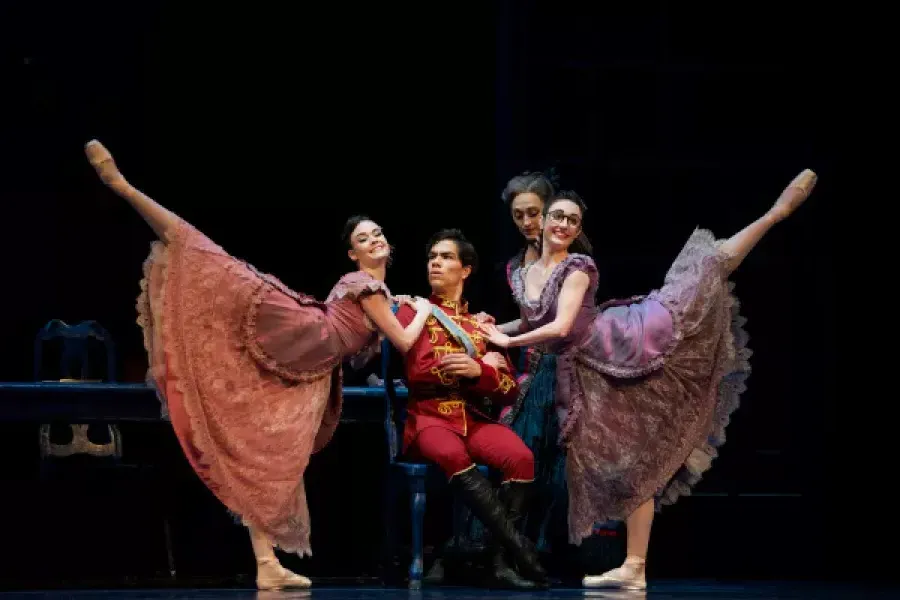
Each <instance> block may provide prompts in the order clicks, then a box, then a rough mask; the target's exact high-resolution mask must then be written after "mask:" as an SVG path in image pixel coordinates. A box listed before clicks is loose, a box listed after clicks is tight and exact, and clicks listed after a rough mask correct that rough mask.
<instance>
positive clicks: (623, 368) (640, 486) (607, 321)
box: [490, 170, 816, 589]
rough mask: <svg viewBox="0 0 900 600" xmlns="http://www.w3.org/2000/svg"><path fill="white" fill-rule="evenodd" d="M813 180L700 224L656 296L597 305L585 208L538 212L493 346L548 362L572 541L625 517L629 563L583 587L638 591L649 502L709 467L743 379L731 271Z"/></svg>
mask: <svg viewBox="0 0 900 600" xmlns="http://www.w3.org/2000/svg"><path fill="white" fill-rule="evenodd" d="M815 182H816V176H815V174H814V173H813V172H812V171H809V170H807V171H804V172H803V173H801V174H800V175H798V176H797V177H796V178H795V179H794V180H793V181H792V182H791V183H790V185H789V186H788V187H787V188H786V189H785V190H784V192H782V194H781V196H780V197H779V198H778V201H777V202H776V203H775V204H774V206H773V207H772V208H771V209H770V210H769V211H768V212H767V213H766V214H765V215H764V216H763V217H762V218H760V219H759V220H757V221H755V222H754V223H752V224H751V225H749V226H748V227H746V228H745V229H743V230H742V231H740V232H739V233H737V234H736V235H734V236H733V237H731V238H729V239H727V240H716V239H715V237H714V236H713V234H712V233H711V232H709V231H703V230H698V231H695V232H694V233H693V235H691V237H690V238H689V239H688V241H687V244H686V245H685V247H684V249H683V250H682V251H681V253H680V254H679V255H678V257H677V258H676V259H675V262H674V263H673V265H672V267H671V268H670V269H669V272H668V274H667V275H666V278H665V283H664V285H663V287H662V288H661V289H660V290H658V291H654V292H652V293H651V294H649V295H648V296H645V297H634V298H630V299H627V300H622V301H612V302H607V303H605V304H603V305H601V306H599V307H598V306H596V305H595V301H594V294H595V293H596V291H597V268H596V266H595V264H594V261H593V260H592V259H591V258H590V257H589V256H587V255H585V254H577V253H570V252H569V247H570V246H571V245H572V242H573V241H574V240H576V238H577V237H578V236H579V235H580V234H581V232H582V219H583V217H584V212H585V208H586V207H585V205H584V203H583V202H582V201H581V199H580V198H579V197H578V196H577V195H576V194H573V193H568V194H566V195H564V196H562V195H560V196H557V198H556V199H555V200H554V201H553V202H552V203H551V204H550V205H549V206H548V207H547V210H546V216H545V219H544V233H543V248H542V252H541V258H540V259H539V260H537V261H535V262H534V263H532V264H531V265H530V266H526V267H523V268H521V269H519V270H517V271H516V272H515V273H514V274H513V288H514V295H515V298H516V302H517V303H518V304H519V307H520V309H521V314H522V318H521V322H522V326H521V332H522V333H520V334H519V335H516V336H514V337H509V336H507V335H506V334H504V333H502V332H501V331H500V330H499V329H498V328H497V327H496V326H493V327H492V329H491V334H490V341H491V342H493V343H495V344H497V345H498V346H502V347H510V346H528V345H532V344H539V345H541V346H542V347H543V349H544V351H545V352H547V353H548V354H551V353H552V354H555V355H556V357H557V360H556V375H557V384H556V399H555V404H556V407H557V412H558V414H559V422H560V424H561V426H560V443H561V444H562V445H563V446H564V447H565V450H566V476H567V482H568V489H569V517H568V529H569V540H570V541H571V542H572V543H574V544H579V543H580V542H581V540H582V539H584V538H586V537H587V536H589V535H590V533H591V529H592V527H593V525H594V523H598V522H604V521H607V520H611V519H615V520H621V519H624V520H625V524H626V528H627V551H626V552H627V558H626V559H625V563H624V564H623V565H622V566H621V567H618V568H616V569H613V570H611V571H608V572H606V573H604V574H602V575H598V576H588V577H585V578H584V582H583V584H584V586H585V587H621V588H628V589H644V588H646V577H645V575H644V563H645V560H646V556H647V546H648V543H649V539H650V526H651V524H652V521H653V515H654V512H655V511H654V508H655V505H656V504H657V503H658V505H659V506H661V505H665V504H672V503H674V502H675V501H676V500H677V499H678V497H679V496H681V495H682V494H684V493H686V492H688V491H689V490H690V487H691V486H693V485H694V484H695V483H696V482H697V481H699V479H700V477H701V476H702V474H703V472H705V471H706V470H707V469H708V468H709V467H710V464H711V462H712V460H713V459H714V458H715V457H716V454H717V450H716V449H717V448H718V447H720V446H721V445H722V444H723V443H724V441H725V426H726V425H727V424H728V420H729V416H730V414H731V413H732V412H733V411H734V410H735V409H736V408H737V406H738V403H739V396H740V394H741V392H742V391H743V390H744V389H745V387H744V380H745V379H746V378H747V376H748V375H749V373H750V365H749V361H748V359H749V357H750V352H749V350H748V349H747V348H746V341H747V335H746V333H745V332H744V331H743V329H742V326H743V323H744V319H743V318H741V317H740V316H739V315H738V313H737V308H738V304H737V300H736V298H735V297H734V296H733V295H732V294H731V285H730V284H729V282H728V276H729V275H730V274H731V272H732V271H733V270H734V269H735V268H736V267H737V266H738V265H739V264H740V263H741V261H743V259H744V258H745V257H746V256H747V253H749V252H750V250H751V249H752V248H753V247H754V246H755V245H756V243H757V242H759V240H760V239H761V238H762V237H763V235H764V234H765V233H766V232H767V231H768V230H769V229H770V228H771V227H772V226H773V225H775V224H776V223H779V222H780V221H782V220H783V219H785V218H786V217H787V216H788V215H790V214H791V213H792V212H793V211H794V210H795V209H796V208H797V207H798V206H799V205H800V204H801V203H802V202H803V201H804V200H806V198H807V197H808V196H809V194H810V192H811V191H812V189H813V186H814V185H815Z"/></svg>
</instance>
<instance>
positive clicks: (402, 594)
mask: <svg viewBox="0 0 900 600" xmlns="http://www.w3.org/2000/svg"><path fill="white" fill-rule="evenodd" d="M508 597H514V598H544V599H547V600H555V599H563V598H566V599H572V598H609V599H623V600H624V599H626V598H628V599H631V598H658V599H666V598H671V599H673V600H674V599H677V600H692V599H701V598H702V599H703V600H713V599H716V600H751V599H764V598H765V599H769V598H777V599H791V600H837V599H844V598H846V599H848V600H849V599H860V600H862V599H863V598H865V599H866V600H874V599H876V598H878V599H880V598H900V586H887V585H872V586H866V585H863V584H859V585H853V584H834V583H780V582H748V583H716V582H714V581H688V580H685V581H656V582H653V583H652V584H651V586H650V588H649V589H648V590H647V592H646V593H644V592H621V591H604V590H584V589H572V588H568V589H566V588H561V589H553V590H549V591H545V592H508V591H499V590H496V591H494V590H485V589H478V588H429V589H423V590H422V591H420V592H412V591H409V590H407V589H398V588H380V587H319V588H314V589H310V590H302V591H285V592H258V591H256V590H249V589H209V588H206V589H116V590H100V589H92V590H47V591H18V592H6V593H2V592H0V598H2V599H3V600H7V599H10V600H12V599H14V598H21V599H23V600H24V599H29V600H30V599H37V598H41V599H47V600H63V599H67V600H68V599H71V600H88V599H92V600H94V599H95V600H137V599H141V600H188V599H194V598H196V599H197V600H219V599H222V600H245V599H251V598H253V599H258V600H282V599H283V600H289V599H294V598H296V599H300V598H308V599H310V600H400V599H401V598H403V599H415V600H419V599H421V600H426V599H428V598H435V599H437V598H441V599H443V600H475V599H477V598H496V599H499V598H508Z"/></svg>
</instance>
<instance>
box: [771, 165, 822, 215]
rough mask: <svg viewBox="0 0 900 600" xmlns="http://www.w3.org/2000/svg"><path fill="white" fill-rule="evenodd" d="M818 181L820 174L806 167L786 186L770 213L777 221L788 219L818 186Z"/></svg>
mask: <svg viewBox="0 0 900 600" xmlns="http://www.w3.org/2000/svg"><path fill="white" fill-rule="evenodd" d="M816 181H818V176H817V175H816V174H815V173H814V172H813V171H811V170H810V169H804V170H803V172H802V173H800V174H799V175H797V176H796V177H794V180H793V181H791V182H790V183H789V184H788V186H787V187H786V188H784V191H783V192H781V195H780V196H779V197H778V200H776V201H775V205H774V206H772V208H771V210H769V215H770V216H771V217H772V218H773V219H775V221H776V222H778V221H783V220H784V219H786V218H787V217H788V216H790V214H791V213H793V212H794V211H795V210H797V208H798V207H799V206H800V205H801V204H803V202H804V201H805V200H806V199H807V198H809V195H810V194H811V193H812V191H813V188H814V187H815V186H816Z"/></svg>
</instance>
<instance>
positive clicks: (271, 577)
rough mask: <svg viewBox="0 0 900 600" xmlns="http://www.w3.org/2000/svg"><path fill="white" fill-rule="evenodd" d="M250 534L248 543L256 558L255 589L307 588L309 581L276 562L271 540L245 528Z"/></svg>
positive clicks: (258, 531) (260, 532)
mask: <svg viewBox="0 0 900 600" xmlns="http://www.w3.org/2000/svg"><path fill="white" fill-rule="evenodd" d="M247 529H248V530H249V532H250V543H252V544H253V554H254V555H255V556H256V587H257V588H259V589H261V590H280V589H284V588H308V587H309V586H310V584H311V582H310V580H309V579H307V578H306V577H304V576H303V575H297V574H296V573H292V572H291V571H288V570H287V569H285V568H284V567H282V566H281V563H280V562H278V557H276V556H275V551H274V550H273V549H272V540H270V539H269V537H268V536H267V535H266V534H265V533H263V532H262V531H260V530H259V529H256V528H255V527H248V528H247Z"/></svg>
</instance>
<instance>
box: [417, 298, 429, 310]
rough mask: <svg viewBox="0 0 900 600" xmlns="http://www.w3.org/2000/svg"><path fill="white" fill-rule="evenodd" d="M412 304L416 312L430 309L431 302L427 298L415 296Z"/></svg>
mask: <svg viewBox="0 0 900 600" xmlns="http://www.w3.org/2000/svg"><path fill="white" fill-rule="evenodd" d="M413 306H414V307H415V309H416V312H429V311H431V302H429V301H428V298H421V297H419V296H416V298H415V300H413Z"/></svg>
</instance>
